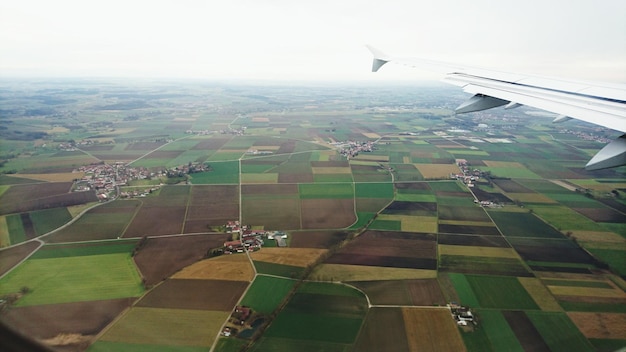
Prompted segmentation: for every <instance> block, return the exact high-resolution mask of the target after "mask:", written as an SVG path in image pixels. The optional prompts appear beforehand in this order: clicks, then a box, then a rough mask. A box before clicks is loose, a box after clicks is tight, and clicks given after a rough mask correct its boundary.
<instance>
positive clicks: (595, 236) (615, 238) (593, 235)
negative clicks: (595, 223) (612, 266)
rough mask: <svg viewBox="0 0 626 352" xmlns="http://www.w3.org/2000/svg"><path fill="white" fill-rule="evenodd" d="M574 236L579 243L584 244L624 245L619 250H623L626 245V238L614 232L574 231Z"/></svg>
mask: <svg viewBox="0 0 626 352" xmlns="http://www.w3.org/2000/svg"><path fill="white" fill-rule="evenodd" d="M572 234H573V235H574V236H575V237H576V239H577V240H578V241H582V242H601V243H611V244H616V245H622V246H618V247H619V248H623V245H624V244H626V238H624V237H622V236H620V235H618V234H616V233H614V232H604V231H578V230H572Z"/></svg>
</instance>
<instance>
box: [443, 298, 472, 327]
mask: <svg viewBox="0 0 626 352" xmlns="http://www.w3.org/2000/svg"><path fill="white" fill-rule="evenodd" d="M447 306H448V308H449V309H450V313H451V314H452V318H453V319H454V320H455V321H456V323H457V324H458V325H461V326H466V325H467V324H468V323H472V324H474V325H477V322H476V320H475V319H474V314H472V311H471V310H470V309H469V308H468V307H464V306H461V305H459V304H456V303H454V302H451V303H450V304H448V305H447Z"/></svg>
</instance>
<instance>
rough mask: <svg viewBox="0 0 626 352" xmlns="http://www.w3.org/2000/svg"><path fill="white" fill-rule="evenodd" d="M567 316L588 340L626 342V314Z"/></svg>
mask: <svg viewBox="0 0 626 352" xmlns="http://www.w3.org/2000/svg"><path fill="white" fill-rule="evenodd" d="M567 315H568V316H569V317H570V319H572V321H573V322H574V324H576V326H577V327H578V329H580V332H582V333H583V335H585V337H587V338H592V339H622V340H626V314H619V313H581V312H571V313H567Z"/></svg>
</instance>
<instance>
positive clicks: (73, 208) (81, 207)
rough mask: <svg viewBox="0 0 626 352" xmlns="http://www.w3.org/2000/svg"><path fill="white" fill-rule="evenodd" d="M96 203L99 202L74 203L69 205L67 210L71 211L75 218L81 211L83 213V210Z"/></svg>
mask: <svg viewBox="0 0 626 352" xmlns="http://www.w3.org/2000/svg"><path fill="white" fill-rule="evenodd" d="M95 204H98V203H97V202H93V203H87V204H81V205H72V206H69V207H67V211H69V212H70V215H72V217H73V218H75V217H76V216H78V215H79V214H80V213H82V212H83V211H85V210H87V209H89V208H91V207H92V206H94V205H95Z"/></svg>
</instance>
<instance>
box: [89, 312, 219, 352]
mask: <svg viewBox="0 0 626 352" xmlns="http://www.w3.org/2000/svg"><path fill="white" fill-rule="evenodd" d="M229 315H230V312H214V311H205V310H187V309H164V308H144V307H133V308H132V309H131V310H130V311H129V312H128V313H126V314H125V315H124V316H123V317H122V318H121V319H120V320H119V321H117V322H116V323H115V324H114V325H113V326H112V327H111V328H110V329H109V330H108V331H107V332H106V333H105V334H104V335H103V336H102V337H101V338H100V339H101V340H102V341H112V342H125V343H134V344H147V345H164V346H170V349H171V348H172V347H173V346H181V345H182V346H204V347H210V346H211V345H212V344H213V342H214V341H215V337H216V336H217V334H218V331H219V329H220V327H221V326H222V324H223V323H224V321H225V320H226V318H228V316H229ZM173 322H176V323H175V324H173Z"/></svg>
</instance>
